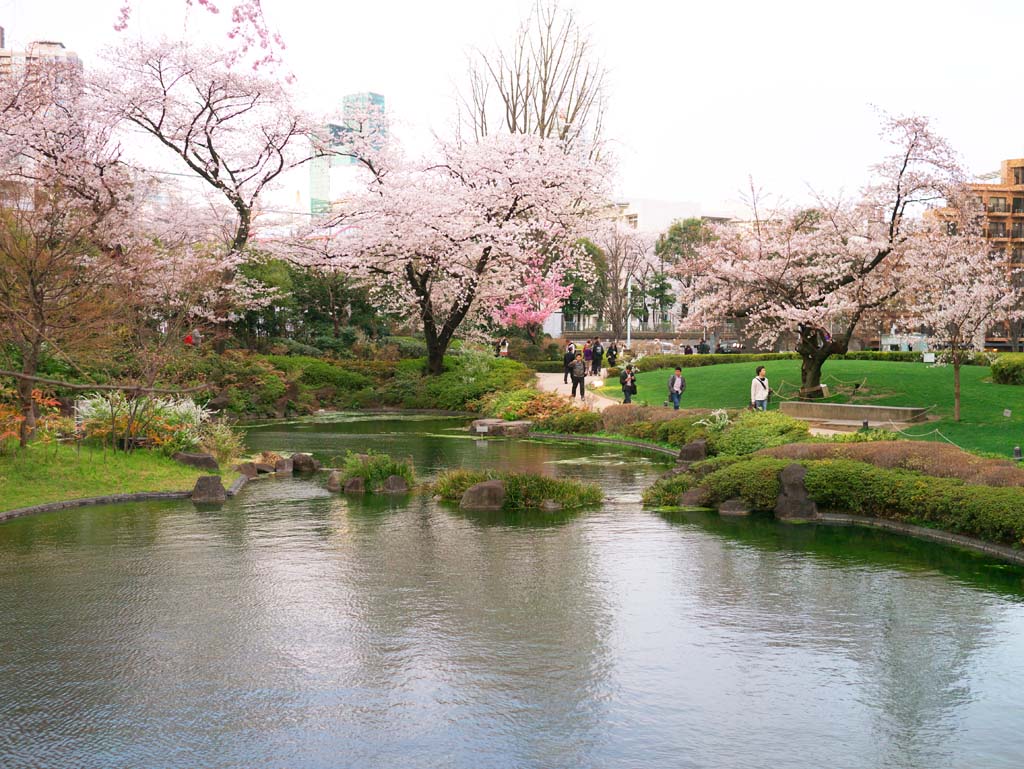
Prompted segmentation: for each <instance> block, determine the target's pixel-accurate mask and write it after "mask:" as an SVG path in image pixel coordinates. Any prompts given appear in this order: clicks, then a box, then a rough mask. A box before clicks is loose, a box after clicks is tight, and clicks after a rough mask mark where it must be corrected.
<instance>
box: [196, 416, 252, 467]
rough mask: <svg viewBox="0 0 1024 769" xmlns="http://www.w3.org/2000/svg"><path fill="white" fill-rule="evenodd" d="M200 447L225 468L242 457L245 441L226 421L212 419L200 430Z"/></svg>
mask: <svg viewBox="0 0 1024 769" xmlns="http://www.w3.org/2000/svg"><path fill="white" fill-rule="evenodd" d="M199 447H200V448H201V449H202V450H203V451H205V452H206V453H207V454H211V455H213V458H214V459H216V460H217V464H219V465H220V466H221V467H222V468H223V467H229V466H230V465H231V463H232V462H233V461H234V460H235V459H237V458H238V457H240V456H242V453H243V452H244V451H245V441H244V440H243V439H242V435H241V434H240V433H239V432H238V431H237V430H235V428H234V427H232V426H231V424H230V423H229V422H228V421H227V420H226V419H211V420H210V421H208V422H206V423H205V424H204V425H203V426H202V428H201V430H200V436H199Z"/></svg>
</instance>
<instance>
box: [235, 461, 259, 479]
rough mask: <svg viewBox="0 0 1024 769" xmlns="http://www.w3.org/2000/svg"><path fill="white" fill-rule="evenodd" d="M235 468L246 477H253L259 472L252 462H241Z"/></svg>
mask: <svg viewBox="0 0 1024 769" xmlns="http://www.w3.org/2000/svg"><path fill="white" fill-rule="evenodd" d="M235 469H236V470H237V471H238V472H240V473H241V474H242V475H244V476H245V477H246V478H255V477H256V476H257V475H258V474H259V473H258V471H257V470H256V465H255V464H254V463H253V462H243V463H242V464H240V465H238V466H237V467H236V468H235Z"/></svg>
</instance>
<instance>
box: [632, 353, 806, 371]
mask: <svg viewBox="0 0 1024 769" xmlns="http://www.w3.org/2000/svg"><path fill="white" fill-rule="evenodd" d="M799 357H800V356H799V355H797V354H796V353H795V352H757V353H708V354H707V355H700V354H696V355H681V354H673V355H645V356H644V357H642V358H636V359H635V360H633V361H632V363H633V369H634V370H636V371H639V372H641V373H643V372H646V371H657V370H658V369H663V368H665V369H674V368H675V367H676V366H679V367H680V368H700V367H701V366H714V365H716V364H719V363H749V362H750V361H758V360H792V359H794V358H799Z"/></svg>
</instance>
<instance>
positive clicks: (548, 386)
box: [537, 374, 619, 411]
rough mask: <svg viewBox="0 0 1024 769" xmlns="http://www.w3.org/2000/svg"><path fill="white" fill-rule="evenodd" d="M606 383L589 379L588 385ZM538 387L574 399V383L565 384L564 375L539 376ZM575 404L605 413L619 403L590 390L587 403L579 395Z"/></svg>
mask: <svg viewBox="0 0 1024 769" xmlns="http://www.w3.org/2000/svg"><path fill="white" fill-rule="evenodd" d="M598 381H602V382H603V381H604V380H601V379H598V378H597V377H587V384H590V383H591V382H598ZM537 387H539V388H540V389H541V390H544V391H545V392H552V393H558V394H559V395H564V396H565V397H566V398H570V397H572V382H571V381H570V383H569V384H565V383H564V382H563V381H562V374H537ZM573 402H574V403H576V404H580V403H585V404H586V405H587V406H588V407H590V408H592V409H594V411H604V410H605V409H606V408H608V407H609V406H614V405H615V404H617V403H618V402H619V401H616V400H612V399H611V398H606V397H605V396H603V395H598V394H597V393H595V392H592V391H590V390H588V391H587V398H586V400H585V401H581V400H580V398H579V396H578V395H577V396H576V397H575V398H573Z"/></svg>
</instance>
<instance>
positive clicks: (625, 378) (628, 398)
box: [619, 363, 636, 403]
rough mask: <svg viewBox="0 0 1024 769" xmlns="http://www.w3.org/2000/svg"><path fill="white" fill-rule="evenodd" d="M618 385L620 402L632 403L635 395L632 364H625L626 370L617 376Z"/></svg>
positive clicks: (634, 377) (634, 376)
mask: <svg viewBox="0 0 1024 769" xmlns="http://www.w3.org/2000/svg"><path fill="white" fill-rule="evenodd" d="M619 384H620V385H622V402H623V403H632V402H633V396H634V395H636V375H635V374H634V373H633V364H632V363H627V364H626V368H624V369H623V370H622V373H621V374H619Z"/></svg>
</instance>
